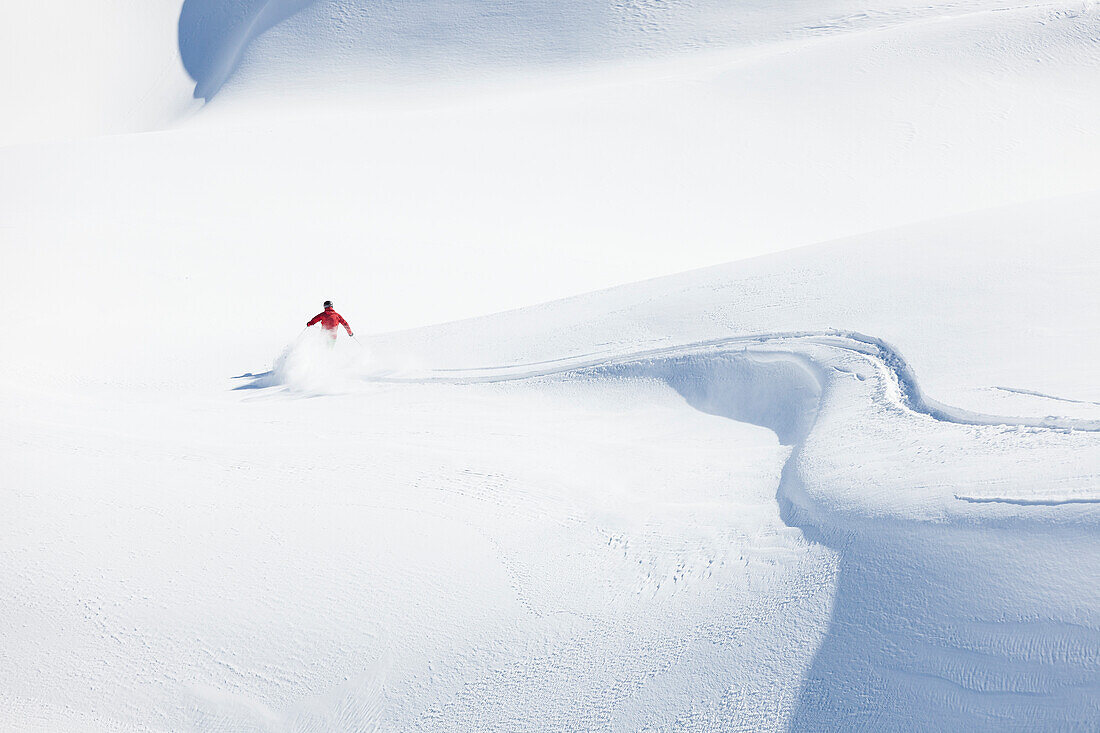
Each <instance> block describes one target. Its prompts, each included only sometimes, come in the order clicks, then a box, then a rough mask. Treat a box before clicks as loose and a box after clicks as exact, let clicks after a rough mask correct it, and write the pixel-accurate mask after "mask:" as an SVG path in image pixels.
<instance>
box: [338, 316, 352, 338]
mask: <svg viewBox="0 0 1100 733" xmlns="http://www.w3.org/2000/svg"><path fill="white" fill-rule="evenodd" d="M340 323H343V324H344V330H346V331H347V332H348V336H354V335H355V334H354V333H352V332H351V326H349V325H348V322H347V321H345V320H344V317H343V316H340Z"/></svg>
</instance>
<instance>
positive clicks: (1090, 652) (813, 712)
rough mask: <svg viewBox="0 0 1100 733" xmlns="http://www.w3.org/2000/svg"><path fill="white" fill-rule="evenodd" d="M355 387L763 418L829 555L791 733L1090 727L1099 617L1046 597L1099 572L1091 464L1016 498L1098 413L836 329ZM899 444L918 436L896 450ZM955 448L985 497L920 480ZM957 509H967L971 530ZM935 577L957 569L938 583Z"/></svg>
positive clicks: (794, 516)
mask: <svg viewBox="0 0 1100 733" xmlns="http://www.w3.org/2000/svg"><path fill="white" fill-rule="evenodd" d="M368 379H370V380H371V381H379V382H437V383H451V384H472V383H485V382H503V381H514V380H538V379H548V380H549V379H565V380H582V381H592V380H597V381H598V380H628V381H629V380H635V381H636V380H649V381H653V380H657V381H661V382H664V383H666V384H667V385H668V386H670V387H671V388H672V389H674V390H675V391H676V392H678V393H679V394H680V395H681V396H682V397H683V398H684V399H685V401H686V402H687V403H688V404H689V405H691V406H692V407H693V408H695V409H698V410H701V411H703V412H706V413H709V414H713V415H718V416H721V417H725V418H730V419H734V420H738V421H743V422H750V423H753V424H756V425H761V426H763V427H766V428H769V429H771V430H773V431H774V432H775V433H776V435H777V436H778V437H779V440H780V442H781V443H783V444H786V445H789V446H791V452H790V455H789V457H788V459H787V461H786V463H785V465H784V467H783V469H782V473H781V477H780V481H779V485H778V487H777V490H776V501H777V502H778V504H779V511H780V516H781V518H782V520H783V521H784V522H785V523H786V524H787V525H788V526H790V527H794V528H798V529H800V530H801V531H802V533H803V536H804V537H806V538H807V539H808V540H810V541H813V542H816V543H820V544H824V545H826V546H828V547H829V548H831V549H832V550H834V551H835V552H837V553H838V554H839V557H840V574H839V579H838V588H837V592H836V596H835V602H834V609H833V617H832V620H831V623H830V627H829V631H828V633H827V635H826V638H825V640H824V642H823V644H822V645H821V647H820V648H819V650H818V652H817V654H816V656H815V658H814V662H813V664H812V667H811V669H810V671H809V673H808V674H807V675H806V677H805V678H804V680H803V685H802V689H801V692H800V695H799V702H798V705H797V706H796V708H795V711H794V716H793V719H792V721H791V729H793V730H824V729H843V728H849V729H850V728H852V727H853V726H854V727H864V728H868V729H877V730H892V729H905V728H914V727H915V728H919V729H923V728H927V729H935V728H940V729H961V728H963V727H968V726H973V725H978V726H979V727H980V726H995V725H999V724H1004V723H1007V722H1009V721H1011V724H1012V725H1015V726H1021V727H1023V728H1032V729H1035V728H1049V727H1051V726H1054V727H1057V726H1058V725H1064V724H1066V723H1071V724H1077V725H1080V724H1082V723H1087V722H1088V721H1093V722H1095V721H1098V720H1100V709H1098V706H1097V701H1098V700H1100V696H1098V694H1097V693H1098V692H1100V628H1098V627H1097V624H1096V623H1095V621H1093V620H1092V619H1090V618H1089V617H1088V616H1087V615H1086V616H1085V617H1081V616H1080V613H1079V610H1078V609H1077V608H1075V607H1069V606H1065V607H1063V606H1060V605H1059V603H1058V600H1057V599H1063V598H1073V597H1074V594H1073V592H1071V590H1070V589H1072V588H1079V587H1080V584H1081V583H1087V582H1088V580H1087V578H1088V577H1090V576H1091V575H1092V574H1093V573H1095V572H1096V571H1097V570H1098V569H1100V554H1098V552H1097V548H1096V547H1095V543H1094V542H1092V541H1091V536H1092V535H1091V533H1092V532H1094V528H1095V521H1096V518H1097V517H1096V515H1095V510H1094V507H1095V506H1096V505H1097V503H1100V497H1097V496H1096V495H1095V493H1094V491H1095V486H1093V485H1091V483H1089V482H1090V481H1091V478H1090V477H1089V476H1085V477H1084V479H1085V483H1084V484H1083V485H1079V486H1078V487H1077V489H1076V491H1073V490H1072V489H1073V487H1070V489H1071V490H1070V491H1069V493H1066V492H1063V493H1060V494H1059V495H1057V496H1052V495H1041V496H1037V495H1035V494H1034V493H1033V492H1034V491H1036V484H1038V485H1039V487H1038V488H1039V489H1040V490H1046V489H1047V488H1049V487H1053V488H1055V489H1057V490H1059V491H1062V489H1064V488H1065V487H1066V485H1067V482H1068V481H1070V480H1075V479H1079V478H1080V470H1081V469H1080V467H1077V468H1073V467H1072V466H1071V467H1070V468H1069V469H1067V470H1068V471H1069V474H1068V476H1061V477H1060V476H1059V475H1057V472H1056V471H1052V470H1050V469H1049V468H1044V467H1043V465H1042V464H1043V463H1044V461H1043V460H1042V456H1043V455H1044V454H1046V455H1048V456H1049V458H1048V459H1047V461H1046V462H1048V463H1053V462H1054V461H1056V460H1057V456H1059V455H1064V450H1065V449H1066V446H1067V444H1071V445H1072V446H1073V447H1072V448H1071V450H1080V451H1084V452H1085V454H1086V455H1087V454H1089V452H1090V451H1091V452H1092V453H1093V454H1095V451H1096V449H1097V447H1098V445H1097V440H1096V438H1095V437H1094V435H1095V434H1096V433H1097V432H1100V424H1098V421H1095V420H1073V419H1068V418H1059V417H1051V418H1044V419H1039V420H1036V419H1028V418H1010V417H1002V416H994V415H984V414H979V413H974V412H970V411H966V410H960V409H957V408H954V407H951V406H948V405H944V404H942V403H939V402H937V401H935V400H933V399H931V398H929V397H928V396H927V395H925V394H924V393H923V391H922V390H921V388H920V385H919V382H918V380H917V377H916V374H915V372H914V370H913V368H912V367H911V366H910V365H909V364H908V362H906V360H905V359H904V358H903V357H902V356H901V354H900V353H899V352H898V351H897V350H896V349H895V348H893V347H892V346H891V345H890V344H888V343H886V342H885V341H883V340H882V339H879V338H876V337H872V336H868V335H865V334H861V333H858V332H852V331H824V332H812V331H807V332H787V333H769V334H757V335H748V336H738V337H733V338H722V339H715V340H711V341H701V342H696V343H691V344H681V345H676V346H669V347H663V348H658V349H650V350H645V351H639V352H635V353H626V354H622V353H620V354H606V353H603V354H583V355H579V356H576V357H571V358H567V359H558V360H549V361H543V362H535V363H527V364H513V365H508V366H499V367H480V368H474V369H461V370H438V371H435V372H430V373H427V374H422V375H419V376H415V377H413V376H407V377H405V376H402V377H394V376H385V375H381V376H371V377H368ZM265 380H267V381H265ZM270 380H271V375H260V377H259V378H258V379H257V380H255V381H256V382H257V383H258V384H262V385H265V386H270V384H271V381H270ZM913 441H917V442H918V443H920V444H923V445H926V446H927V448H926V449H925V450H924V451H916V452H915V453H913V452H906V451H905V450H903V449H902V446H904V445H906V444H907V443H912V442H913ZM1006 442H1007V444H1009V445H1012V446H1014V447H1013V449H1012V450H1007V451H1006V450H1005V449H1004V445H1005V444H1006ZM953 449H957V450H961V451H962V453H963V454H964V455H970V456H973V455H979V456H981V458H980V460H979V461H978V462H977V464H976V465H978V466H979V469H978V472H977V473H976V474H972V475H969V476H966V477H965V478H959V479H957V481H959V482H963V483H974V484H977V485H989V486H993V487H997V488H996V493H995V494H994V495H989V496H981V495H978V494H977V493H976V492H961V491H958V490H957V488H955V487H953V483H954V482H953V481H950V480H949V481H948V482H947V483H946V484H943V485H939V484H937V483H935V482H934V477H935V476H938V475H939V474H940V473H941V468H942V467H943V466H945V465H947V466H952V465H957V464H958V461H957V459H954V458H953V457H952V455H951V454H950V453H948V452H947V451H950V450H953ZM1058 451H1062V453H1058ZM846 452H847V453H852V452H854V453H857V454H859V455H863V454H866V455H867V457H868V461H869V462H868V467H867V468H866V469H864V471H865V472H866V475H862V474H861V473H860V469H863V466H862V465H860V464H859V463H858V462H857V463H855V464H852V463H848V462H846V461H841V462H840V464H839V466H838V465H837V463H836V462H835V459H836V457H837V456H838V455H843V454H845V453H846ZM1021 454H1025V455H1038V456H1040V460H1039V461H1037V462H1036V463H1038V464H1040V465H1039V467H1038V469H1036V470H1032V471H1031V472H1030V473H1029V472H1028V470H1026V468H1024V467H1023V466H1022V465H1021V464H1020V463H1019V462H1018V461H1017V460H1016V458H1017V456H1019V455H1021ZM879 456H881V457H882V458H881V460H883V461H884V462H886V463H890V464H896V463H898V462H899V461H900V462H908V463H909V464H910V465H908V466H905V467H904V469H903V470H901V471H897V470H894V471H893V472H891V473H889V474H887V475H886V476H887V477H893V478H892V479H889V478H887V479H884V478H883V477H882V476H880V475H877V474H875V473H874V470H873V469H874V461H873V460H872V459H873V458H875V457H879ZM945 456H946V457H945ZM853 472H854V473H853ZM899 476H900V477H902V478H900V479H899V478H897V477H899ZM883 480H887V481H888V483H887V484H885V485H882V486H876V483H877V482H881V481H883ZM890 480H892V481H893V483H889V481H890ZM1078 483H1080V482H1078ZM1004 484H1008V485H1010V486H1011V487H1012V489H1010V490H1009V491H1006V490H1005V488H1004ZM869 487H870V489H869ZM1013 489H1014V490H1013ZM1082 491H1084V492H1085V493H1081V492H1082ZM1074 505H1076V506H1074ZM973 512H984V514H982V515H981V520H982V523H981V524H976V523H975V520H976V519H977V517H976V516H975V515H974V514H973ZM990 512H993V513H992V514H991V513H990ZM983 525H984V526H983ZM979 533H980V535H981V536H980V537H979V538H976V537H975V535H976V534H979ZM1018 563H1027V564H1028V565H1029V566H1030V565H1032V564H1033V565H1034V567H1035V570H1034V582H1035V584H1036V586H1037V587H1040V588H1042V589H1043V590H1044V591H1051V589H1053V591H1052V592H1049V593H1042V592H1041V593H1039V596H1040V601H1039V603H1036V600H1035V594H1032V593H1031V592H1030V591H1029V590H1028V589H1023V590H1021V589H1020V588H1019V587H1018V584H1017V583H1015V581H1012V580H1008V581H1006V580H1005V579H1003V578H999V577H997V575H996V574H995V573H991V571H990V569H991V568H994V567H997V566H998V564H1000V565H1004V566H1009V567H1010V566H1012V565H1014V564H1018ZM943 578H953V579H954V580H952V583H951V584H950V586H948V585H944V584H942V583H941V582H940V581H941V579H943ZM960 580H961V582H960ZM1052 599H1053V600H1052ZM899 618H904V619H906V622H905V623H903V624H899V623H898V622H897V619H899Z"/></svg>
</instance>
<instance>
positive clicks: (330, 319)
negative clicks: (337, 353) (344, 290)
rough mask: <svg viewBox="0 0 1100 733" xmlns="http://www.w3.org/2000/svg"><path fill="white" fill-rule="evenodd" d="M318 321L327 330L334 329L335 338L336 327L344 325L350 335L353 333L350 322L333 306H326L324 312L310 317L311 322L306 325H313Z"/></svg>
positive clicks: (333, 335) (334, 336) (334, 335)
mask: <svg viewBox="0 0 1100 733" xmlns="http://www.w3.org/2000/svg"><path fill="white" fill-rule="evenodd" d="M318 321H320V322H321V328H323V329H325V330H326V331H332V337H333V338H336V328H337V327H338V326H343V327H344V328H345V329H347V332H348V336H351V335H352V333H351V326H349V325H348V322H347V321H345V320H344V317H343V316H342V315H340V314H339V313H337V312H336V311H335V310H333V309H332V308H325V310H324V311H323V312H322V313H318V314H317V315H315V316H314V317H313V318H311V319H310V321H309V323H307V324H306V327H309V326H312V325H313V324H314V323H317V322H318Z"/></svg>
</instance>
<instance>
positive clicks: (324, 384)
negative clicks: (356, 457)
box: [247, 328, 423, 396]
mask: <svg viewBox="0 0 1100 733" xmlns="http://www.w3.org/2000/svg"><path fill="white" fill-rule="evenodd" d="M422 373H423V369H422V368H421V367H420V366H418V364H417V362H416V360H415V359H413V358H412V357H411V356H409V355H407V354H404V353H400V352H396V351H394V350H393V349H392V348H385V347H382V346H379V345H375V344H370V343H369V341H368V343H367V344H363V343H362V342H360V341H358V340H356V341H353V340H351V339H349V338H344V337H338V338H337V340H336V342H335V343H334V342H333V341H332V339H331V338H330V337H329V336H328V334H326V333H325V332H324V331H322V330H321V329H320V328H307V329H305V330H303V331H302V332H301V333H300V334H298V336H297V338H295V339H294V340H293V341H292V342H290V343H289V344H287V346H286V348H285V349H283V352H282V353H281V354H279V356H278V357H277V358H276V359H275V363H274V365H273V366H272V368H271V371H269V372H267V373H265V374H262V375H259V376H258V377H257V378H256V379H255V380H254V381H253V382H252V383H250V384H249V385H247V386H248V387H249V388H251V389H262V388H265V387H283V388H285V389H286V391H288V392H294V393H297V394H301V395H305V396H314V395H332V394H347V393H349V392H356V391H360V390H362V389H363V388H364V386H365V385H366V384H368V383H371V382H378V381H387V380H392V379H405V378H410V377H415V376H417V375H421V374H422Z"/></svg>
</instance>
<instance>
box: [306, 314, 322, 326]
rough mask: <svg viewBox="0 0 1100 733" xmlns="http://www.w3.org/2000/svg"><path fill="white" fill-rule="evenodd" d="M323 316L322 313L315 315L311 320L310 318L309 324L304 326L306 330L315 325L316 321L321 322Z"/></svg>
mask: <svg viewBox="0 0 1100 733" xmlns="http://www.w3.org/2000/svg"><path fill="white" fill-rule="evenodd" d="M323 315H324V313H318V314H317V315H315V316H314V317H313V318H311V319H310V321H309V323H307V324H306V328H309V327H310V326H312V325H313V324H314V323H317V321H319V320H321V316H323Z"/></svg>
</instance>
